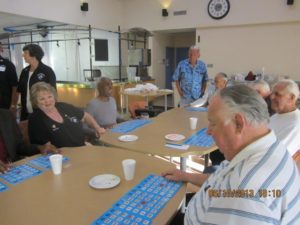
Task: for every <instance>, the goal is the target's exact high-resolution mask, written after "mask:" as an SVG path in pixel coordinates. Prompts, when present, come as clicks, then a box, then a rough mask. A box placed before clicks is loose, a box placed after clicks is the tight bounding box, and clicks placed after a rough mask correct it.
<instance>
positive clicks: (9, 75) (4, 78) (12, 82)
mask: <svg viewBox="0 0 300 225" xmlns="http://www.w3.org/2000/svg"><path fill="white" fill-rule="evenodd" d="M17 85H18V76H17V72H16V68H15V66H14V64H12V63H11V62H10V61H9V60H8V59H4V58H3V57H2V56H0V108H7V109H8V108H9V107H10V103H11V93H12V88H13V87H17Z"/></svg>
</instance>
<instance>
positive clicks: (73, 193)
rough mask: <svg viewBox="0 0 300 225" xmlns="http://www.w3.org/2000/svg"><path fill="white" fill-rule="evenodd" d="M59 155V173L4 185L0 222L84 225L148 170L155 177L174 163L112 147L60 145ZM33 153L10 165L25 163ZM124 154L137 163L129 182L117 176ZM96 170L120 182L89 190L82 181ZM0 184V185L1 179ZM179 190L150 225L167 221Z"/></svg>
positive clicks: (178, 200)
mask: <svg viewBox="0 0 300 225" xmlns="http://www.w3.org/2000/svg"><path fill="white" fill-rule="evenodd" d="M62 153H63V155H65V156H67V157H69V159H70V160H69V162H68V163H67V164H66V165H64V168H63V172H62V174H61V175H58V176H55V175H53V174H52V171H50V170H49V171H45V172H43V173H42V174H40V175H38V176H36V177H33V178H30V179H28V180H25V181H24V182H22V183H19V184H17V185H15V186H14V185H9V184H8V185H7V186H9V190H6V191H4V192H2V193H0V224H3V225H62V224H63V225H88V224H91V223H92V222H93V221H94V220H96V219H97V218H98V217H99V216H100V215H102V214H103V213H104V212H105V211H106V210H108V209H109V208H110V207H111V206H112V205H113V204H114V203H115V202H116V201H117V200H118V199H119V198H120V197H122V196H123V195H124V194H125V193H126V192H128V191H129V190H131V189H132V188H133V187H134V186H135V185H137V184H138V183H139V182H140V181H141V180H142V179H143V178H145V177H146V176H147V175H148V174H150V173H152V174H157V175H159V174H160V173H161V172H162V171H165V170H166V169H168V168H170V167H174V165H173V164H171V163H169V162H167V161H163V160H160V159H156V158H152V157H149V156H147V155H145V154H140V153H136V152H131V151H124V150H120V149H116V148H106V147H96V146H85V147H80V148H64V149H63V152H62ZM34 157H36V156H34ZM34 157H30V158H27V159H25V160H22V161H19V162H17V163H16V164H23V163H26V162H27V161H29V160H30V159H32V158H34ZM126 158H132V159H135V160H136V161H137V165H136V174H135V177H134V179H133V180H132V181H125V179H124V176H123V171H122V166H121V161H122V160H123V159H126ZM98 174H114V175H117V176H119V177H120V178H121V182H120V184H119V185H118V186H116V187H114V188H111V189H105V190H99V189H94V188H92V187H90V186H89V184H88V182H89V180H90V179H91V178H92V177H93V176H95V175H98ZM1 182H2V183H5V182H3V180H1ZM6 184H7V183H6ZM184 193H185V185H183V186H182V187H181V189H180V190H179V191H178V192H177V194H176V195H175V196H174V197H173V198H172V199H171V200H170V201H169V202H168V203H167V205H166V206H165V207H164V208H163V209H162V211H161V212H160V213H159V214H158V216H157V217H156V218H155V219H154V221H153V223H152V224H154V225H162V224H167V223H168V221H169V220H170V218H171V217H172V216H173V215H174V214H175V212H176V211H177V209H178V207H179V205H180V203H181V201H182V199H183V198H184Z"/></svg>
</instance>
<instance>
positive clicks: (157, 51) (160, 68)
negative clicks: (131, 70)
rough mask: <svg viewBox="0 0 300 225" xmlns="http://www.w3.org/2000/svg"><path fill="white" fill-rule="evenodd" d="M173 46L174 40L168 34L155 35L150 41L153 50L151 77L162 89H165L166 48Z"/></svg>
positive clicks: (150, 68)
mask: <svg viewBox="0 0 300 225" xmlns="http://www.w3.org/2000/svg"><path fill="white" fill-rule="evenodd" d="M170 45H171V46H172V45H173V43H172V39H171V37H170V35H168V34H160V33H155V35H154V37H151V38H150V39H149V47H150V48H151V49H152V54H151V62H152V64H151V65H152V66H151V67H149V75H150V76H152V77H153V78H154V79H155V84H156V85H157V86H159V87H160V88H164V87H165V79H166V78H165V64H164V59H165V58H166V46H170Z"/></svg>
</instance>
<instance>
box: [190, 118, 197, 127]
mask: <svg viewBox="0 0 300 225" xmlns="http://www.w3.org/2000/svg"><path fill="white" fill-rule="evenodd" d="M197 122H198V118H196V117H190V129H191V130H196V128H197Z"/></svg>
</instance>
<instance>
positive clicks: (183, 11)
mask: <svg viewBox="0 0 300 225" xmlns="http://www.w3.org/2000/svg"><path fill="white" fill-rule="evenodd" d="M186 13H187V12H186V10H180V11H174V13H173V15H174V16H183V15H186Z"/></svg>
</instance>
